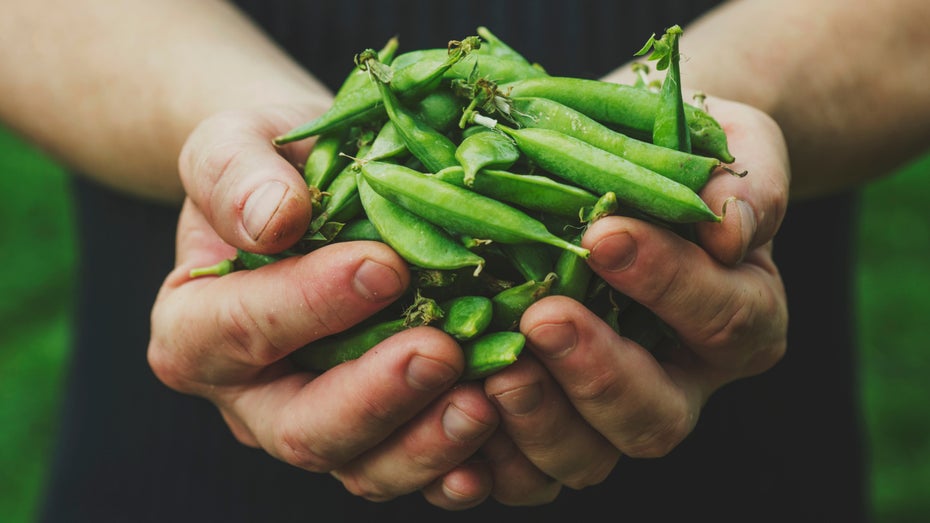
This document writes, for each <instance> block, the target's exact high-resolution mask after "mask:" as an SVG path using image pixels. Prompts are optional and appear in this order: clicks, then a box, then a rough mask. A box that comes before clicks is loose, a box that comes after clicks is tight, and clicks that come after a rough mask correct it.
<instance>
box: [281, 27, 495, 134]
mask: <svg viewBox="0 0 930 523" xmlns="http://www.w3.org/2000/svg"><path fill="white" fill-rule="evenodd" d="M460 44H461V45H457V46H455V47H454V48H452V49H451V51H450V53H449V54H448V56H446V57H445V58H444V59H442V60H420V61H417V62H414V63H412V64H410V65H408V66H407V67H404V68H402V69H398V70H396V71H395V74H394V75H393V78H392V80H391V85H392V89H394V90H395V91H397V92H398V93H403V95H402V96H404V97H407V98H410V99H416V98H420V97H422V96H424V95H425V94H426V93H428V92H430V91H432V90H434V89H435V88H436V86H438V85H439V83H440V82H441V81H442V77H443V74H444V73H445V72H446V71H448V70H449V68H450V67H452V66H453V65H454V64H455V63H456V62H458V61H459V60H461V59H462V58H464V57H465V56H466V55H467V54H468V53H470V52H471V51H472V50H473V49H474V47H475V46H476V45H478V44H477V37H469V38H466V39H465V40H464V41H462V42H460ZM363 54H365V53H363ZM368 54H369V55H370V56H375V55H376V53H374V51H371V52H370V53H368ZM383 116H384V106H383V105H382V104H381V93H380V92H379V91H378V87H377V86H376V85H373V84H371V83H367V84H364V85H361V86H359V88H357V89H352V90H349V91H348V92H346V93H345V95H344V96H341V97H340V98H339V99H338V100H333V104H332V106H330V108H329V109H328V110H327V111H326V112H325V113H323V114H322V115H320V116H319V117H317V118H315V119H313V120H311V121H309V122H307V123H305V124H303V125H300V126H298V127H296V128H294V129H291V130H290V131H288V132H286V133H285V134H283V135H281V136H277V137H275V138H274V140H273V142H274V144H275V145H283V144H286V143H289V142H293V141H297V140H302V139H304V138H307V137H310V136H315V135H318V134H321V133H324V132H326V131H329V130H331V129H335V128H338V127H342V126H347V125H351V124H354V123H358V122H362V121H370V120H372V119H375V118H380V117H383Z"/></svg>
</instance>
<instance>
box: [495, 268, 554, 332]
mask: <svg viewBox="0 0 930 523" xmlns="http://www.w3.org/2000/svg"><path fill="white" fill-rule="evenodd" d="M557 278H558V276H557V275H556V274H555V273H549V274H548V275H547V276H546V277H545V278H544V279H542V280H529V281H527V282H524V283H521V284H520V285H517V286H514V287H511V288H509V289H505V290H503V291H501V292H499V293H497V294H495V295H494V296H493V297H492V298H491V302H492V303H493V304H494V318H493V319H492V320H491V324H492V325H494V326H495V327H496V328H498V329H501V330H510V329H514V328H516V327H517V326H518V325H519V324H520V318H521V317H522V316H523V313H524V312H526V310H527V309H529V308H530V305H532V304H534V303H536V302H537V301H539V300H541V299H542V298H544V297H546V296H548V295H549V293H550V291H551V290H552V285H553V284H554V283H555V280H556V279H557Z"/></svg>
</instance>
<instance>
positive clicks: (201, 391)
mask: <svg viewBox="0 0 930 523" xmlns="http://www.w3.org/2000/svg"><path fill="white" fill-rule="evenodd" d="M304 114H305V113H299V112H297V111H295V110H294V109H293V108H287V109H283V108H282V109H277V108H272V109H268V110H267V111H263V112H233V113H226V114H221V115H218V116H216V117H214V118H211V119H209V120H207V121H205V122H204V123H203V124H202V125H200V126H199V127H198V128H197V129H196V130H195V131H194V133H193V134H192V135H191V137H190V139H189V140H188V142H187V144H186V145H185V148H184V150H183V153H182V155H181V159H180V165H179V168H180V173H181V177H182V181H183V183H184V186H185V189H186V191H187V193H188V200H187V201H186V202H185V205H184V207H183V210H182V212H181V216H180V221H179V226H178V233H177V263H176V268H175V270H174V271H173V272H172V273H171V274H170V275H169V276H168V277H167V278H166V280H165V282H164V284H163V286H162V288H161V290H160V292H159V296H158V298H157V300H156V303H155V306H154V309H153V312H152V338H151V342H150V345H149V352H148V355H149V361H150V364H151V367H152V369H153V370H154V372H155V374H156V375H157V376H158V378H159V379H160V380H161V381H163V382H164V383H165V384H167V385H168V386H169V387H171V388H173V389H175V390H177V391H180V392H183V393H187V394H193V395H198V396H202V397H204V398H206V399H208V400H210V401H211V402H213V403H214V404H215V405H216V406H217V407H218V409H219V410H220V412H221V413H222V416H223V418H224V419H225V420H226V423H227V424H228V425H229V427H230V430H231V431H232V433H233V434H234V435H235V437H236V438H237V439H238V440H239V441H241V442H242V443H244V444H246V445H250V446H254V447H261V448H262V449H264V450H266V451H267V452H268V453H269V454H271V455H272V456H274V457H276V458H278V459H280V460H283V461H285V462H287V463H290V464H292V465H295V466H297V467H301V468H303V469H306V470H308V471H311V472H329V473H331V474H332V475H333V476H335V477H336V478H338V479H339V480H340V481H342V482H343V483H344V485H345V487H346V488H347V489H348V490H350V491H351V492H353V493H355V494H358V495H360V496H363V497H366V498H368V499H372V500H386V499H390V498H393V497H395V496H399V495H402V494H406V493H409V492H413V491H416V490H422V492H423V493H424V496H426V498H427V499H428V500H429V501H430V502H431V503H433V504H435V505H437V506H440V507H443V508H447V509H458V508H464V507H467V506H471V505H473V504H476V503H478V502H480V501H481V500H483V499H485V498H486V497H487V495H488V494H489V492H490V485H491V482H490V476H489V474H488V472H487V469H486V468H485V467H484V466H483V465H481V464H478V463H472V462H468V461H467V460H468V458H469V457H470V456H472V455H473V454H474V453H475V451H476V450H477V449H478V448H479V447H480V445H481V444H482V443H483V442H484V441H485V440H486V439H487V438H488V437H489V436H490V435H491V434H492V433H493V431H494V429H495V427H496V425H497V421H498V417H497V412H496V410H495V409H494V407H493V405H491V404H490V402H489V401H488V399H487V398H486V397H485V395H484V392H483V390H482V389H481V388H480V386H478V385H477V384H468V385H456V380H457V378H458V376H459V375H460V373H461V372H462V369H463V365H464V362H463V358H462V354H461V350H460V349H459V347H458V345H456V344H455V342H454V341H453V340H452V339H451V338H449V337H448V336H446V335H445V334H443V333H441V332H440V331H439V330H436V329H432V328H427V327H424V328H418V329H412V330H409V331H406V332H404V333H402V334H400V335H397V336H395V337H393V338H391V339H390V340H388V341H386V342H384V343H382V344H381V345H379V346H378V347H377V348H376V349H374V350H372V351H370V352H368V353H367V354H366V355H364V356H363V357H361V358H359V359H358V360H356V361H353V362H349V363H347V364H345V365H341V366H339V367H337V368H334V369H332V370H330V371H328V372H326V373H324V374H322V375H316V374H313V373H308V372H301V371H298V370H297V369H295V368H294V367H293V366H292V365H291V363H290V362H289V360H288V359H287V356H288V355H289V354H290V353H291V352H292V351H294V350H295V349H297V348H300V347H302V346H304V345H306V344H309V343H313V342H314V341H315V340H317V339H320V338H322V337H324V336H326V335H329V334H332V333H335V332H338V331H341V330H344V329H346V328H348V327H350V326H351V325H354V324H356V323H358V322H359V321H361V320H363V319H365V318H367V317H368V316H370V315H371V314H373V313H375V312H376V311H378V310H380V309H382V308H384V307H386V306H389V305H390V304H391V303H392V302H393V301H394V299H396V298H397V297H399V296H400V295H401V293H402V292H403V290H404V289H405V288H406V287H407V285H408V283H409V273H408V272H407V269H406V264H405V262H404V261H403V260H402V259H401V258H400V257H398V256H397V254H395V253H394V252H393V251H392V250H391V249H390V248H388V247H387V246H385V245H383V244H380V243H375V242H351V243H344V244H334V245H330V246H327V247H324V248H322V249H319V250H316V251H314V252H312V253H311V254H308V255H306V256H303V257H299V258H296V257H295V258H288V259H286V260H284V261H281V262H278V263H274V264H271V265H268V266H266V267H263V268H261V269H258V270H254V271H243V272H235V273H232V274H229V275H226V276H223V277H220V278H215V277H206V278H197V279H191V278H190V277H189V276H188V275H189V271H190V270H191V269H192V268H194V267H198V266H207V265H212V264H214V263H216V262H217V261H219V260H222V259H225V258H230V257H232V256H233V255H234V253H235V248H236V247H239V248H243V249H247V250H250V251H253V252H264V253H272V252H278V251H280V250H282V249H284V248H286V247H288V246H290V245H291V244H292V243H294V242H295V241H296V240H297V239H298V238H299V237H300V236H301V234H302V233H303V231H304V230H305V228H306V226H307V224H308V223H309V219H310V213H311V207H310V200H309V194H308V191H307V188H306V186H305V184H304V182H303V180H302V178H301V176H300V175H299V173H298V171H297V170H296V169H295V167H294V165H295V164H297V163H298V162H299V161H300V160H302V159H304V158H306V154H307V152H308V151H309V147H310V145H309V144H308V143H296V144H292V145H289V146H287V147H284V148H282V149H276V148H274V147H273V146H272V145H271V138H272V137H274V136H276V135H278V134H281V133H282V132H283V131H286V130H288V129H290V128H292V127H294V126H295V125H297V124H299V123H301V122H302V121H303V120H304Z"/></svg>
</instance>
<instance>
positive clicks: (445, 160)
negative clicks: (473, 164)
mask: <svg viewBox="0 0 930 523" xmlns="http://www.w3.org/2000/svg"><path fill="white" fill-rule="evenodd" d="M374 65H375V64H374V63H373V61H370V62H368V67H369V68H370V69H372V70H373V71H374V70H375V69H373V67H374ZM375 76H376V78H375V80H374V81H375V83H376V84H377V85H378V91H379V92H380V93H381V97H382V98H381V99H382V102H383V103H384V110H385V111H386V112H387V115H388V118H390V119H391V122H393V124H394V129H395V130H396V131H397V134H398V135H400V137H401V139H402V140H403V142H404V144H405V145H406V146H407V150H408V151H410V153H411V154H412V155H413V156H414V157H416V159H417V160H419V161H420V162H421V163H422V164H423V165H424V166H425V167H426V169H428V170H430V171H439V170H441V169H444V168H446V167H450V166H453V165H458V161H457V160H456V158H455V148H456V146H455V143H453V142H452V140H450V139H449V138H448V137H446V135H444V134H442V133H441V132H439V131H437V130H436V129H433V128H432V127H430V126H429V125H428V124H427V123H426V122H424V121H423V120H421V119H419V118H417V117H416V115H415V114H414V113H413V112H411V111H409V110H407V109H406V108H405V107H403V106H402V105H401V103H400V101H399V100H398V99H397V95H396V94H394V91H393V90H392V89H391V87H390V86H389V85H388V79H387V78H384V77H381V76H380V75H379V74H376V75H375Z"/></svg>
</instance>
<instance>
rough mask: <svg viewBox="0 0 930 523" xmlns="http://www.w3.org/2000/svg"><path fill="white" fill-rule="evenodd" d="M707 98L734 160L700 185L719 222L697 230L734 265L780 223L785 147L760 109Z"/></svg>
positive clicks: (711, 248) (704, 243) (786, 173)
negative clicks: (702, 185)
mask: <svg viewBox="0 0 930 523" xmlns="http://www.w3.org/2000/svg"><path fill="white" fill-rule="evenodd" d="M707 104H708V110H709V111H710V113H711V114H712V115H713V116H714V117H715V118H717V119H718V120H719V121H720V122H721V125H723V126H724V129H725V130H726V133H727V140H728V143H729V146H730V150H731V152H732V153H733V155H734V156H735V157H736V161H735V162H734V163H732V164H730V165H728V166H726V167H725V168H723V167H721V168H718V169H717V171H716V172H715V173H714V175H713V176H711V178H710V180H709V181H708V183H707V185H706V186H705V187H704V189H702V191H701V197H702V198H703V199H704V200H705V201H706V202H707V204H708V206H709V207H710V208H711V209H712V210H713V211H714V212H715V213H717V214H718V215H723V222H722V223H710V222H706V223H699V224H697V225H696V231H697V234H698V239H699V241H700V244H701V245H702V246H703V247H704V248H705V249H706V250H707V251H708V252H709V253H711V255H713V256H714V257H715V258H716V259H717V260H719V261H720V262H722V263H724V264H726V265H734V264H736V263H739V262H740V261H741V260H742V259H743V258H744V257H745V256H746V254H747V253H748V252H750V251H751V250H752V249H754V248H756V247H759V246H761V245H763V244H766V243H768V242H769V241H770V240H771V239H772V238H773V237H774V236H775V233H776V232H777V231H778V228H779V226H780V225H781V222H782V220H783V218H784V216H785V211H786V209H787V205H788V185H789V183H790V167H789V162H788V152H787V148H786V146H785V142H784V138H783V137H782V134H781V130H780V129H779V127H778V125H777V124H776V123H775V121H774V120H772V118H771V117H769V116H768V115H766V114H765V113H762V112H761V111H758V110H756V109H753V108H751V107H749V106H746V105H743V104H740V103H736V102H730V101H725V100H720V99H716V98H711V99H709V100H708V102H707ZM733 173H739V174H740V176H735V175H734V174H733Z"/></svg>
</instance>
